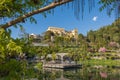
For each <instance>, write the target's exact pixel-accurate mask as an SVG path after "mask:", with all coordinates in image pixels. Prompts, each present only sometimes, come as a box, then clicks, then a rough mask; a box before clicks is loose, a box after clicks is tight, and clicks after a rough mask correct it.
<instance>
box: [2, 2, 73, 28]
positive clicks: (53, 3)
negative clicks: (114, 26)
mask: <svg viewBox="0 0 120 80" xmlns="http://www.w3.org/2000/svg"><path fill="white" fill-rule="evenodd" d="M71 1H73V0H61V1H60V2H52V3H51V4H49V5H47V6H45V7H43V8H40V9H38V10H34V11H32V12H28V13H27V14H24V15H23V16H20V17H18V18H17V19H15V20H12V21H10V22H8V23H6V24H4V25H2V26H1V28H4V29H6V28H9V27H11V26H13V25H15V24H17V23H19V22H21V21H22V20H24V19H25V18H28V17H30V16H33V15H35V14H39V13H42V12H44V11H47V10H50V9H52V8H55V7H57V6H60V5H62V4H65V3H68V2H71Z"/></svg>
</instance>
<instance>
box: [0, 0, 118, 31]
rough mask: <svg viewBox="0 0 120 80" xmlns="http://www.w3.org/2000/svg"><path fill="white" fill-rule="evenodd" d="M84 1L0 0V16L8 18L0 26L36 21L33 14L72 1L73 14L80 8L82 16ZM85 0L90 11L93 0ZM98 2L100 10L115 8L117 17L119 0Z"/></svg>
mask: <svg viewBox="0 0 120 80" xmlns="http://www.w3.org/2000/svg"><path fill="white" fill-rule="evenodd" d="M86 1H87V0H17V1H14V0H1V1H0V18H1V19H3V18H6V19H8V20H7V21H8V22H6V23H2V24H0V27H1V28H4V29H6V28H8V27H10V26H13V25H17V24H18V23H20V22H25V21H26V20H27V19H28V18H29V20H30V21H31V22H35V23H36V21H35V19H34V18H33V17H32V16H33V15H35V14H39V13H42V14H43V15H44V16H46V12H45V11H47V12H48V13H49V12H50V11H49V10H50V9H54V8H55V7H57V6H60V5H62V4H66V3H69V2H73V4H74V8H75V15H76V16H77V18H78V16H79V13H80V10H81V13H82V14H81V15H82V17H83V13H84V7H85V2H86ZM87 2H88V4H89V11H91V9H92V7H94V4H95V3H94V2H95V0H88V1H87ZM99 3H100V4H102V7H101V8H100V10H103V9H104V8H106V7H107V8H108V14H110V13H111V11H112V10H114V9H116V10H115V11H116V14H118V15H117V17H119V14H120V1H119V0H100V1H99ZM80 5H81V6H80ZM9 21H10V22H9Z"/></svg>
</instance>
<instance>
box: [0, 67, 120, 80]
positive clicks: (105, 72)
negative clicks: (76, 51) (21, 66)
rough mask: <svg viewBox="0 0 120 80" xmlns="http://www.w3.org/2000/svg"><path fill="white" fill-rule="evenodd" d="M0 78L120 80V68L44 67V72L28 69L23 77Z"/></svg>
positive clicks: (3, 79) (24, 79) (2, 79)
mask: <svg viewBox="0 0 120 80" xmlns="http://www.w3.org/2000/svg"><path fill="white" fill-rule="evenodd" d="M14 76H15V75H14ZM0 80H120V68H116V67H107V66H105V67H103V66H92V67H91V66H87V67H86V66H82V68H80V69H65V70H63V69H51V68H49V69H43V71H42V72H38V71H35V70H28V71H27V73H26V75H25V76H23V77H21V78H16V77H12V76H11V77H10V76H9V77H5V78H0Z"/></svg>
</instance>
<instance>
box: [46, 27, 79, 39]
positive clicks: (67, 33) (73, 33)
mask: <svg viewBox="0 0 120 80" xmlns="http://www.w3.org/2000/svg"><path fill="white" fill-rule="evenodd" d="M47 31H51V32H53V33H54V34H57V35H59V36H66V37H70V38H75V39H77V38H78V30H77V29H73V30H71V31H66V30H64V28H58V27H48V29H47Z"/></svg>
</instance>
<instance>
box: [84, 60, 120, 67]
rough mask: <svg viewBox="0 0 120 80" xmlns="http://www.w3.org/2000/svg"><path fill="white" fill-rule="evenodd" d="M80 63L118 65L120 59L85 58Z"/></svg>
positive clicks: (119, 64)
mask: <svg viewBox="0 0 120 80" xmlns="http://www.w3.org/2000/svg"><path fill="white" fill-rule="evenodd" d="M82 64H86V65H103V66H106V65H107V66H120V60H95V59H92V60H85V61H83V62H82Z"/></svg>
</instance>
